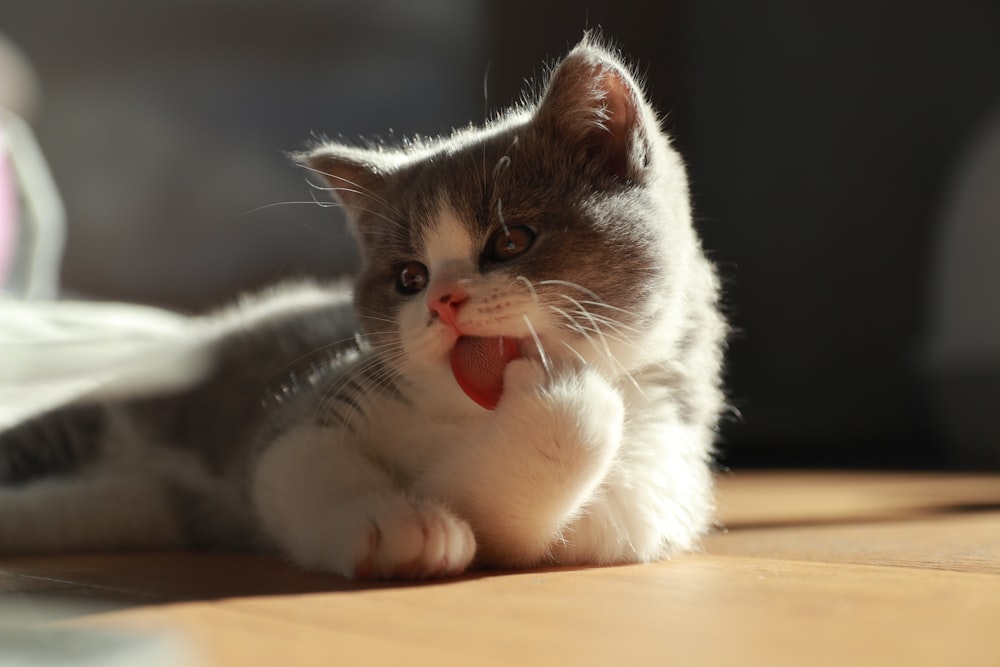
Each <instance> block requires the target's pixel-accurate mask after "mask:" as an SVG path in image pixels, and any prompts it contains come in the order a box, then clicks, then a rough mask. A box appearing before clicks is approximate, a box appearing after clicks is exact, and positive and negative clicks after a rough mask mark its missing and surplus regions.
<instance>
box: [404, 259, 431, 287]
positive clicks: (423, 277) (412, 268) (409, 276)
mask: <svg viewBox="0 0 1000 667" xmlns="http://www.w3.org/2000/svg"><path fill="white" fill-rule="evenodd" d="M429 279H430V274H429V272H428V271H427V267H426V266H424V265H423V264H421V263H420V262H406V263H405V264H400V265H399V266H398V267H396V291H398V292H399V293H400V294H416V293H417V292H420V291H421V290H423V289H424V288H425V287H427V282H428V280H429Z"/></svg>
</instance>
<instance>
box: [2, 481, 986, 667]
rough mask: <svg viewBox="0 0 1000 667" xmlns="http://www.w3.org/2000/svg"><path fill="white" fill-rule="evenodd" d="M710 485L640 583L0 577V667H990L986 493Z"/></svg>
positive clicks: (188, 557)
mask: <svg viewBox="0 0 1000 667" xmlns="http://www.w3.org/2000/svg"><path fill="white" fill-rule="evenodd" d="M719 484H720V489H719V505H720V516H721V519H722V521H723V523H724V528H722V529H720V531H719V532H718V533H717V534H714V535H712V536H711V537H709V538H708V539H707V540H706V542H705V550H704V553H700V554H692V555H688V556H684V557H681V558H677V559H675V560H673V561H671V562H666V563H656V564H652V565H643V566H628V567H611V568H584V569H568V570H552V571H533V572H517V573H477V574H473V575H470V576H468V577H465V578H463V579H460V580H456V581H448V582H442V583H435V584H425V585H402V586H395V585H380V586H374V587H371V586H367V587H366V586H361V585H357V584H353V583H351V582H347V581H343V580H341V579H338V578H335V577H330V576H323V575H317V574H311V573H304V572H299V571H297V570H294V569H292V568H290V567H287V566H285V565H283V564H282V563H280V562H275V561H273V560H269V559H266V558H261V557H255V556H246V555H232V554H176V553H148V554H146V553H142V554H136V553H133V554H93V555H72V556H58V557H32V558H6V559H2V560H0V600H3V601H4V602H5V603H6V604H0V665H7V664H15V665H16V664H20V663H18V662H17V661H11V658H10V656H11V655H14V654H15V652H16V651H19V650H21V651H26V652H31V651H34V652H35V653H37V654H38V655H43V656H44V655H50V656H51V655H58V654H60V653H61V652H65V651H67V650H69V649H68V648H67V647H69V646H75V647H77V649H79V646H80V645H83V646H84V649H83V650H82V651H83V653H80V652H79V651H78V653H77V656H76V658H75V659H74V660H72V661H70V662H69V663H68V664H80V665H83V664H93V665H105V664H111V662H112V658H113V657H114V656H116V655H117V656H118V657H119V658H121V656H125V658H124V659H123V661H121V662H119V663H114V664H140V663H141V664H156V665H159V664H163V665H168V664H169V665H172V664H177V665H189V664H190V665H208V666H211V665H226V666H228V665H240V666H241V667H242V666H253V665H267V666H268V667H291V666H293V665H312V664H317V665H318V664H326V665H329V664H335V665H351V666H353V665H382V664H388V665H408V666H409V665H416V666H420V665H463V666H464V665H613V666H618V665H685V666H688V665H768V666H773V665H796V666H799V665H809V666H815V665H852V666H854V665H935V666H940V665H949V666H950V665H955V666H963V667H965V666H969V665H992V666H994V667H996V666H1000V476H988V475H951V474H948V475H944V474H858V473H850V474H848V473H843V474H835V473H814V472H803V473H760V472H746V473H739V472H736V473H729V474H726V475H723V476H722V477H721V479H720V482H719ZM51 600H59V601H61V603H60V604H59V605H56V606H53V605H42V606H35V603H37V602H38V601H51ZM66 601H69V602H70V603H71V604H70V606H65V603H66ZM15 602H17V603H19V604H14V603H15ZM4 613H5V614H6V617H7V619H8V625H7V626H6V628H7V629H6V631H5V630H4V627H5V626H4V625H3V619H4ZM11 617H13V618H15V619H17V620H18V622H20V623H21V624H22V625H24V626H26V627H27V629H24V628H20V629H18V630H16V631H12V630H10V627H11V625H10V622H11V621H10V618H11ZM109 632H110V634H108V633H109ZM102 633H103V634H102ZM12 638H13V639H12ZM87 651H90V654H91V655H92V656H93V659H92V661H91V662H86V661H85V660H84V658H83V657H81V656H83V654H84V653H86V652H87ZM5 657H7V658H8V662H4V658H5ZM35 657H36V658H37V657H38V656H37V655H35ZM31 664H32V665H44V664H49V663H45V662H33V663H31ZM51 664H63V663H51Z"/></svg>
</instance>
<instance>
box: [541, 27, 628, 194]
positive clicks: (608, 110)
mask: <svg viewBox="0 0 1000 667" xmlns="http://www.w3.org/2000/svg"><path fill="white" fill-rule="evenodd" d="M644 109H645V103H644V102H643V98H642V93H641V92H640V91H639V89H638V86H637V84H636V83H635V82H634V81H633V79H632V76H631V74H630V73H629V72H628V71H627V70H626V69H625V68H624V67H623V66H622V65H621V64H620V63H619V62H618V61H617V60H616V59H615V58H614V57H613V56H612V55H611V54H610V53H609V52H607V51H605V50H604V49H601V48H599V47H596V46H593V45H591V44H590V43H588V42H587V41H585V42H584V43H583V44H581V45H580V46H578V47H577V48H576V49H574V50H573V51H572V52H570V54H569V55H568V56H567V57H566V59H565V60H563V61H562V62H561V63H560V64H559V66H558V67H556V69H555V71H554V72H553V73H552V77H551V79H550V80H549V83H548V85H547V86H546V89H545V93H544V95H543V96H542V101H541V103H540V104H539V107H538V112H537V114H536V123H538V124H540V125H541V126H542V127H543V128H544V129H545V130H546V131H549V132H552V133H555V134H557V135H560V136H561V137H562V138H563V139H565V140H568V141H569V142H570V144H571V146H573V147H574V148H575V149H576V150H577V151H579V152H581V153H583V156H584V158H585V159H587V160H588V161H596V163H597V164H600V165H603V166H604V168H605V170H606V172H607V173H609V174H610V175H612V176H615V177H618V178H621V179H630V180H632V179H639V178H640V176H641V175H642V172H643V171H644V170H645V168H646V161H647V141H648V138H647V136H646V130H645V122H646V119H645V118H644V115H643V114H644Z"/></svg>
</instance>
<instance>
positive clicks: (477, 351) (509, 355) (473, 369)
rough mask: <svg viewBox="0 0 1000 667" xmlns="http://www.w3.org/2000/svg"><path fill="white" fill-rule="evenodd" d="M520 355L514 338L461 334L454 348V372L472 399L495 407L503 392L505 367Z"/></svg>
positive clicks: (491, 407) (457, 380)
mask: <svg viewBox="0 0 1000 667" xmlns="http://www.w3.org/2000/svg"><path fill="white" fill-rule="evenodd" d="M520 357H521V351H520V350H519V349H518V346H517V340H515V339H514V338H501V337H498V338H477V337H475V336H462V337H461V338H459V339H458V341H457V342H456V343H455V347H453V348H452V349H451V372H452V373H453V374H454V376H455V381H456V382H458V386H459V387H461V388H462V391H464V392H465V393H466V395H467V396H468V397H469V398H471V399H472V400H474V401H475V402H476V403H478V404H479V405H481V406H483V407H484V408H486V409H487V410H494V409H496V407H497V404H498V403H499V402H500V396H501V395H503V373H504V369H506V368H507V364H509V363H510V362H512V361H514V360H515V359H518V358H520Z"/></svg>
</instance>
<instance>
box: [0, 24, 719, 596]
mask: <svg viewBox="0 0 1000 667" xmlns="http://www.w3.org/2000/svg"><path fill="white" fill-rule="evenodd" d="M297 158H298V159H299V160H300V161H301V162H302V163H303V164H304V165H306V167H307V168H308V169H309V170H311V171H312V172H314V173H315V174H317V175H318V176H320V177H321V178H322V179H323V180H324V181H325V184H326V185H327V186H328V189H329V190H330V192H331V193H332V195H333V196H334V197H335V198H336V199H337V200H338V201H339V202H340V203H341V204H342V205H343V207H344V208H345V209H346V211H347V214H348V219H349V222H350V225H351V228H352V230H353V231H354V233H355V235H356V237H357V240H358V241H359V244H360V247H361V252H362V257H363V265H362V269H361V271H360V275H359V277H358V278H357V281H356V284H355V285H354V288H353V296H352V294H351V292H350V291H349V290H347V289H344V288H339V287H332V288H331V287H318V286H313V285H299V286H295V287H285V288H282V289H276V290H272V291H271V292H268V293H266V294H263V295H259V296H257V297H254V298H252V299H247V300H244V302H242V303H241V304H239V305H238V306H237V307H234V308H232V309H230V310H227V311H224V312H222V313H218V314H216V315H213V316H211V317H204V318H193V319H192V320H191V322H190V325H189V326H190V332H191V333H190V339H191V341H193V342H192V343H191V350H192V353H194V352H195V351H198V352H202V353H203V352H204V351H205V350H208V351H210V352H211V353H212V359H213V360H214V361H213V365H212V368H211V370H210V371H209V372H208V373H207V375H206V376H205V377H204V378H203V379H202V380H201V381H200V382H198V383H197V384H196V385H194V386H192V387H189V388H187V389H184V390H181V391H170V392H167V393H162V394H158V395H148V396H138V397H131V398H128V399H116V400H111V399H105V400H101V399H100V397H94V398H92V399H91V400H88V401H79V402H77V403H75V404H73V405H69V406H66V407H63V408H61V409H58V410H55V411H53V412H50V413H47V414H44V415H41V416H39V417H36V418H35V419H32V420H29V421H26V422H24V423H22V424H20V425H18V426H16V427H14V428H13V429H11V430H9V431H7V432H6V433H4V434H2V435H0V552H3V553H17V552H38V551H51V550H71V549H72V550H75V549H100V548H112V547H114V548H123V547H175V546H176V547H183V546H197V547H214V548H254V549H277V550H280V551H282V552H284V553H285V554H287V556H288V557H289V558H291V560H293V561H294V562H296V563H298V564H300V565H301V566H304V567H307V568H315V569H319V570H326V571H332V572H337V573H340V574H343V575H346V576H351V577H358V578H423V577H438V576H450V575H456V574H458V573H460V572H462V571H464V570H465V569H466V568H468V567H469V566H470V565H473V564H475V565H480V566H490V567H527V566H536V565H542V564H588V563H598V564H605V563H625V562H637V561H650V560H653V559H659V558H663V557H667V556H669V555H671V554H673V553H675V552H678V551H682V550H686V549H689V548H691V547H693V546H694V545H696V543H697V540H698V538H699V536H701V535H702V534H703V533H704V532H705V530H706V529H707V528H708V527H709V525H710V523H711V520H712V516H713V502H712V477H711V473H710V457H711V448H712V441H713V436H714V433H715V428H716V422H717V419H718V414H719V411H720V407H721V405H722V394H721V391H720V388H719V374H720V365H721V350H722V339H723V335H724V331H725V324H724V322H723V319H722V317H721V316H720V314H719V311H718V308H717V299H718V281H717V279H716V275H715V272H714V270H713V268H712V266H711V265H710V263H709V262H708V261H707V260H706V258H705V256H704V254H703V252H702V249H701V245H700V242H699V240H698V238H697V237H696V234H695V232H694V230H693V227H692V222H691V214H690V207H689V201H688V190H687V180H686V176H685V171H684V166H683V164H682V162H681V159H680V157H679V156H678V155H677V153H676V152H675V151H674V150H673V149H672V148H671V146H670V143H669V140H668V138H667V137H666V136H665V134H664V133H663V132H662V131H661V129H660V127H659V123H658V120H657V117H656V115H655V113H654V111H653V110H652V109H651V107H650V106H649V104H648V103H647V101H646V100H645V98H644V96H643V93H642V91H641V90H640V88H639V86H638V85H637V83H636V80H635V77H634V75H633V74H632V73H631V72H630V71H629V69H628V68H627V67H626V66H625V65H624V64H623V63H622V61H621V60H620V59H619V57H618V56H617V55H616V54H615V53H613V52H611V51H609V50H608V49H606V48H604V47H603V46H601V45H599V44H598V43H596V41H595V40H593V39H591V38H589V37H588V38H584V40H583V41H582V42H581V43H580V44H579V45H578V46H577V47H576V48H575V49H573V50H572V51H571V52H570V53H569V55H568V56H567V57H566V58H565V59H564V60H563V61H562V62H561V63H560V64H559V65H558V66H557V67H556V68H555V69H554V70H553V71H552V73H551V75H550V77H549V80H548V83H547V84H546V86H545V88H544V90H543V92H542V94H541V95H540V98H539V100H538V101H537V102H536V103H534V104H530V105H526V106H524V107H523V108H518V109H515V110H512V111H510V112H508V113H507V114H506V115H504V116H502V117H500V118H499V119H497V120H496V121H494V122H492V123H490V124H488V125H486V126H485V127H483V128H471V127H470V128H468V129H464V130H460V131H457V132H455V133H453V134H452V135H451V136H450V137H447V138H441V139H437V140H429V141H418V142H412V143H408V144H406V145H404V146H403V147H402V148H398V149H394V148H389V147H386V146H374V147H369V148H358V147H350V146H344V145H340V144H335V143H323V144H321V145H318V146H316V147H315V148H314V149H313V150H311V151H309V152H307V153H304V154H302V155H299V156H297ZM134 372H135V371H134V370H133V374H134Z"/></svg>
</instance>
